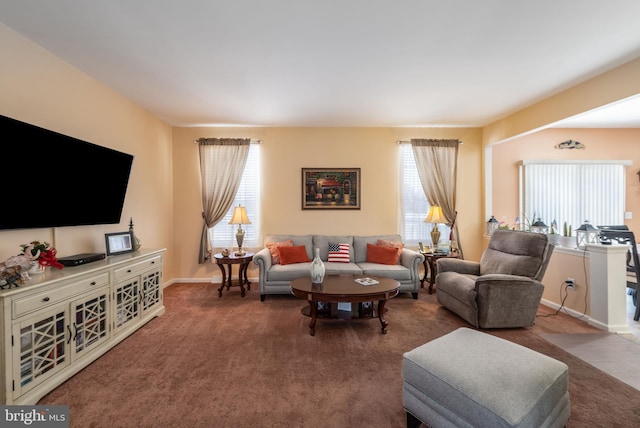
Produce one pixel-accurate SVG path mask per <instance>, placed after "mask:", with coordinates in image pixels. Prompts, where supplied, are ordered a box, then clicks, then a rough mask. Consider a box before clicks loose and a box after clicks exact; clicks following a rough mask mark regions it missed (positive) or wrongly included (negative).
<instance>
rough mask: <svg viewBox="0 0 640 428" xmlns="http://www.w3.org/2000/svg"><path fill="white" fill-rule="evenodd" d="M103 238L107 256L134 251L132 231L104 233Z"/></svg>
mask: <svg viewBox="0 0 640 428" xmlns="http://www.w3.org/2000/svg"><path fill="white" fill-rule="evenodd" d="M104 240H105V244H106V246H107V256H114V255H116V254H124V253H132V252H133V251H134V248H133V242H134V241H133V232H118V233H105V234H104Z"/></svg>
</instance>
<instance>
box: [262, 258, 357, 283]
mask: <svg viewBox="0 0 640 428" xmlns="http://www.w3.org/2000/svg"><path fill="white" fill-rule="evenodd" d="M341 266H346V265H344V264H341ZM310 269H311V262H305V263H292V264H290V265H283V264H279V265H272V266H271V268H270V269H269V270H268V271H267V273H266V276H267V280H268V281H274V282H277V281H293V280H294V279H296V278H303V277H305V276H307V277H308V276H310V275H311V273H310Z"/></svg>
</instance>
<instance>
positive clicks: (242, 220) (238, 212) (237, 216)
mask: <svg viewBox="0 0 640 428" xmlns="http://www.w3.org/2000/svg"><path fill="white" fill-rule="evenodd" d="M229 224H251V222H250V221H249V217H247V210H246V209H245V207H243V206H241V205H238V206H237V207H235V208H234V210H233V215H232V216H231V221H230V222H229Z"/></svg>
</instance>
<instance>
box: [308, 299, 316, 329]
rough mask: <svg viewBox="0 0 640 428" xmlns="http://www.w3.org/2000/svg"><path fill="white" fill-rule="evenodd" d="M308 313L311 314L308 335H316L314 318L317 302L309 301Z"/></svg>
mask: <svg viewBox="0 0 640 428" xmlns="http://www.w3.org/2000/svg"><path fill="white" fill-rule="evenodd" d="M309 314H310V315H311V321H309V335H311V336H315V335H316V318H317V317H318V303H317V302H314V301H309Z"/></svg>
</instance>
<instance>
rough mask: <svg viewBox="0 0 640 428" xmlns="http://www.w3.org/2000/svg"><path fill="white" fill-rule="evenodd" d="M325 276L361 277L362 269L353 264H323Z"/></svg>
mask: <svg viewBox="0 0 640 428" xmlns="http://www.w3.org/2000/svg"><path fill="white" fill-rule="evenodd" d="M324 272H325V274H326V275H339V274H348V275H362V269H360V266H359V265H357V264H355V263H339V262H324Z"/></svg>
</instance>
